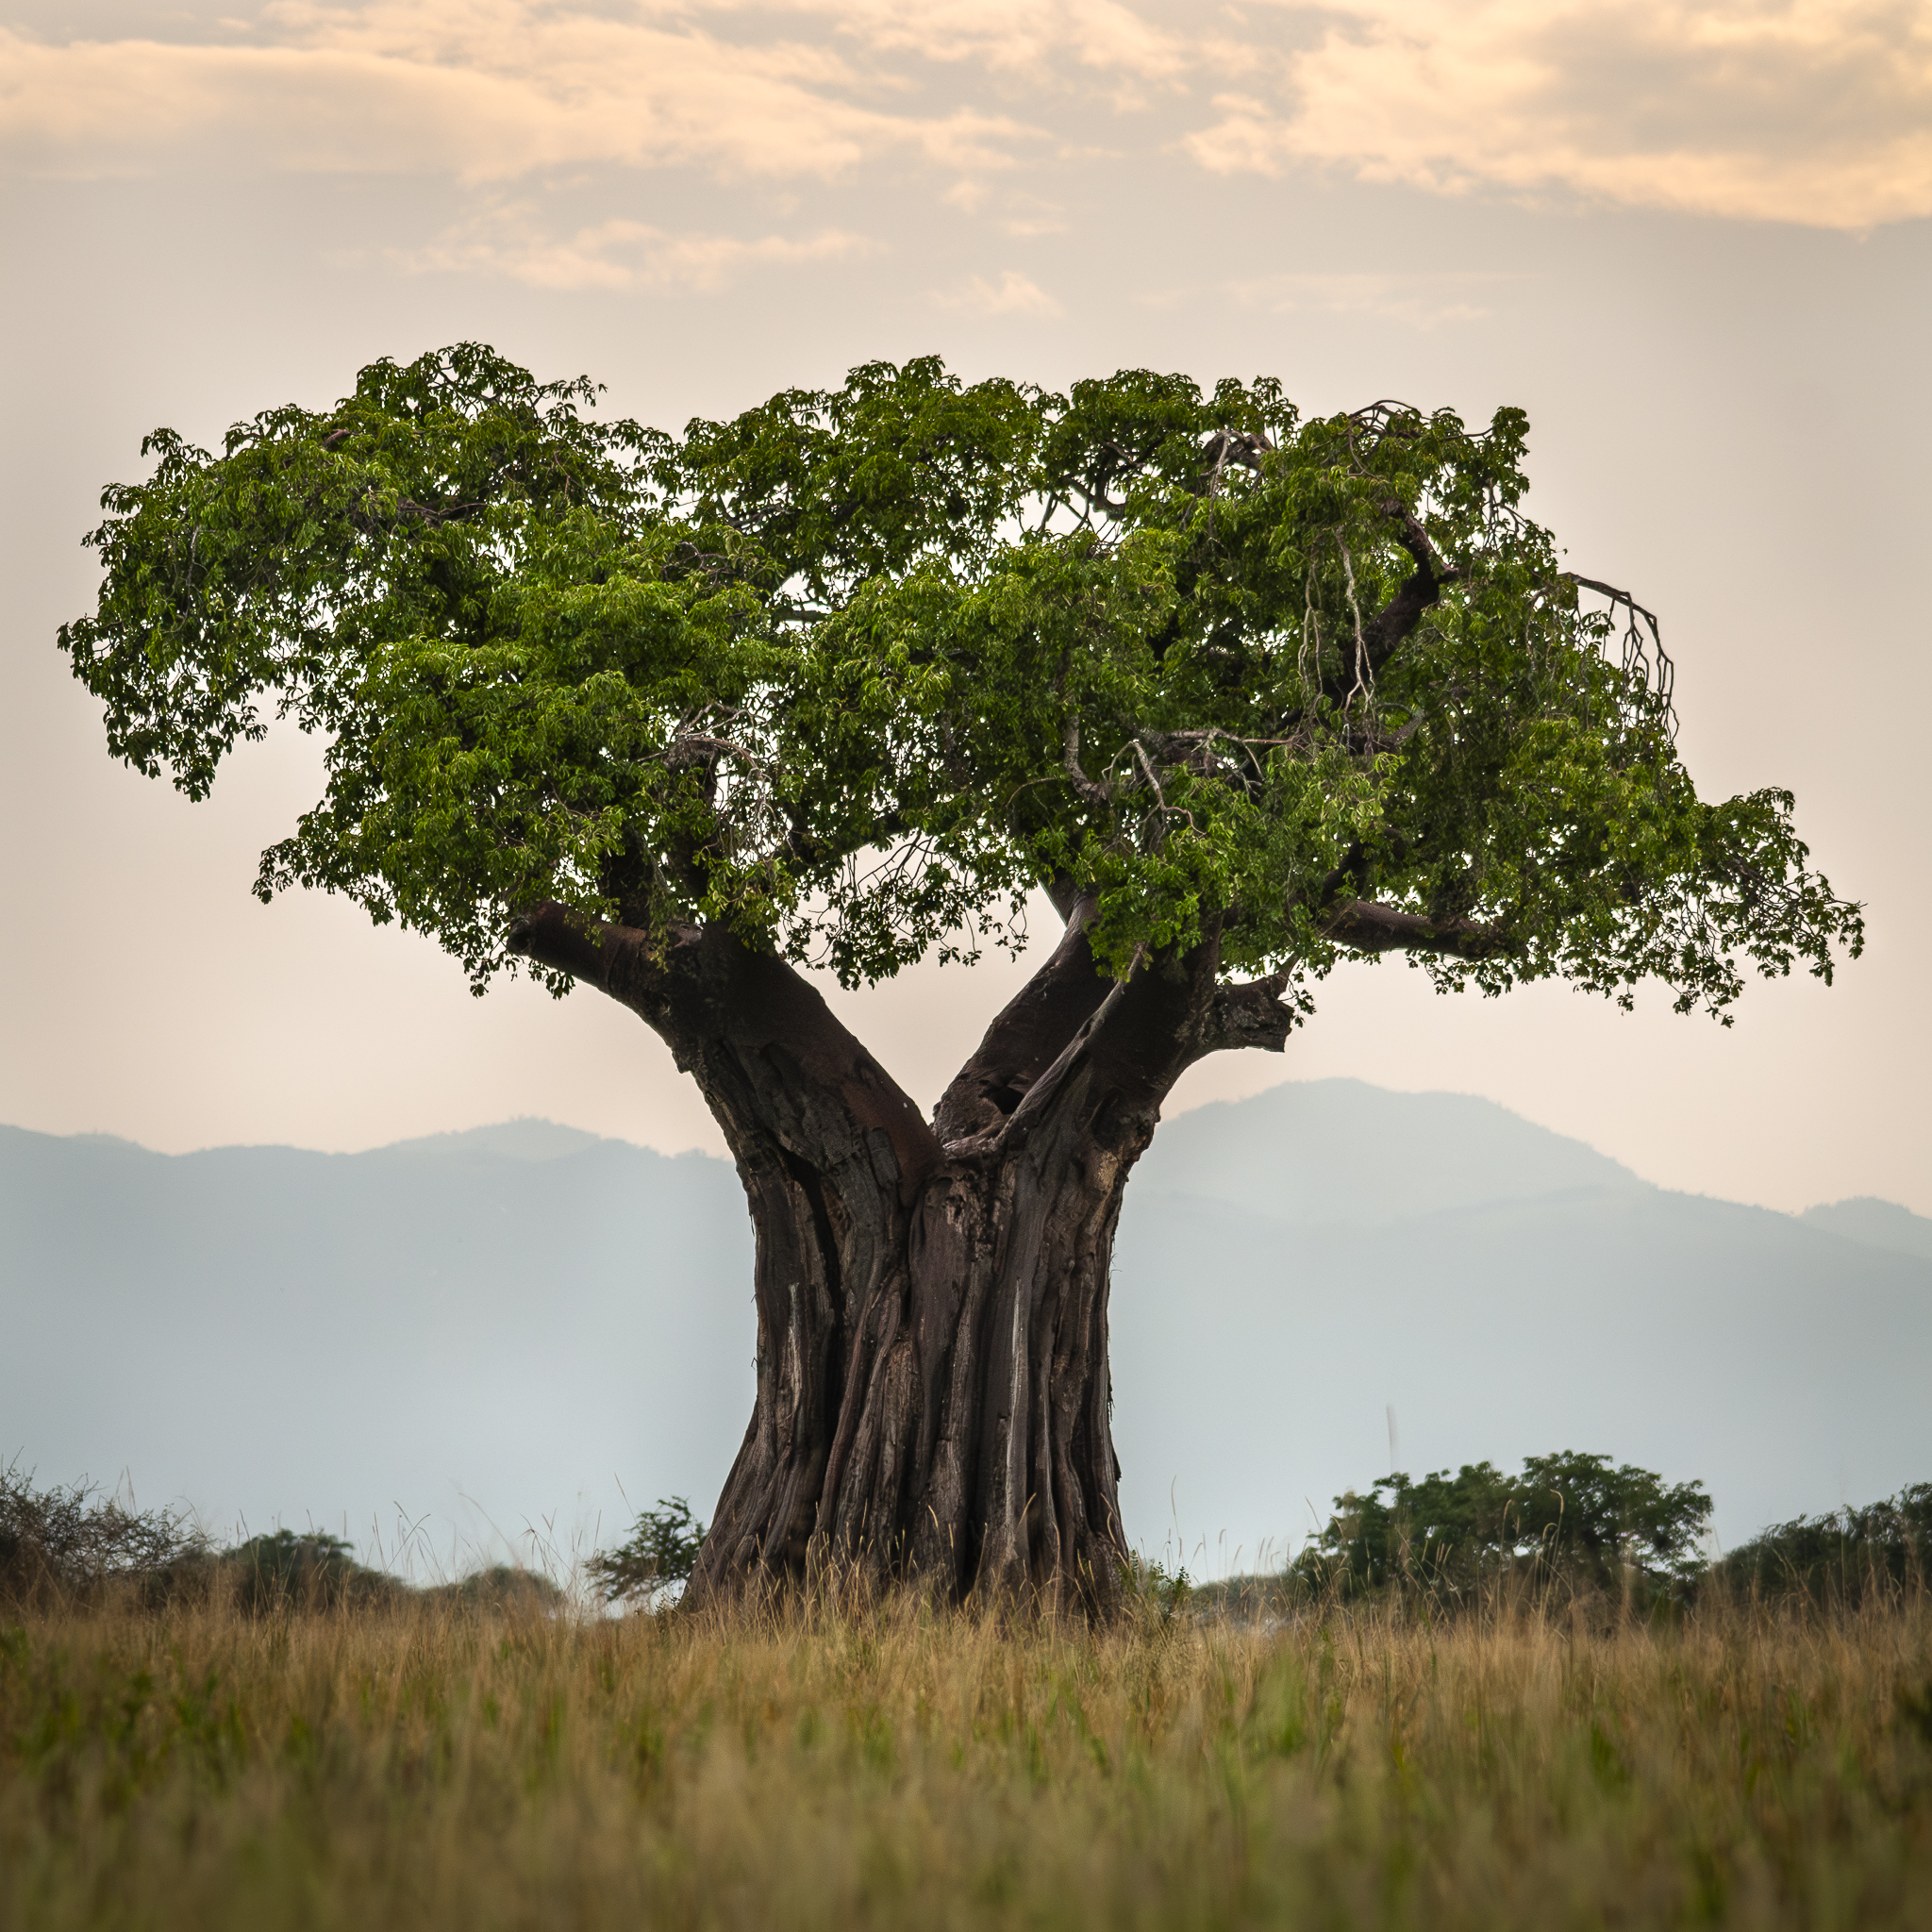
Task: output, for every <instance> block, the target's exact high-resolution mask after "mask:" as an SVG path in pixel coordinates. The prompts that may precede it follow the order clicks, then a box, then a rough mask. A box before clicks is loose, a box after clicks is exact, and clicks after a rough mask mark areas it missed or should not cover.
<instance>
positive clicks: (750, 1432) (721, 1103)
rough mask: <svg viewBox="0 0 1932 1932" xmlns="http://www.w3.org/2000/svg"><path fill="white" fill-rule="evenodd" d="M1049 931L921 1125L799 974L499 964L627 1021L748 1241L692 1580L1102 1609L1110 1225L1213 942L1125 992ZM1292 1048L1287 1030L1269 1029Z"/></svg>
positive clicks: (697, 955)
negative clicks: (853, 1580)
mask: <svg viewBox="0 0 1932 1932" xmlns="http://www.w3.org/2000/svg"><path fill="white" fill-rule="evenodd" d="M1089 909H1091V908H1084V907H1080V906H1075V907H1074V908H1073V912H1072V916H1071V917H1070V919H1069V924H1068V931H1067V936H1066V938H1065V939H1064V940H1063V941H1062V942H1061V944H1060V946H1059V948H1058V950H1057V952H1056V953H1055V955H1054V957H1053V958H1052V959H1050V960H1049V961H1047V963H1046V965H1045V966H1044V967H1042V968H1041V972H1040V973H1039V974H1036V975H1035V977H1034V979H1033V981H1032V982H1031V983H1030V984H1029V985H1028V986H1027V988H1026V989H1025V991H1023V992H1022V993H1021V995H1020V996H1019V997H1018V998H1017V999H1016V1000H1014V1001H1013V1003H1012V1004H1011V1005H1010V1006H1009V1007H1008V1008H1007V1009H1006V1011H1005V1012H1004V1013H1002V1014H1001V1015H1000V1016H999V1018H998V1019H997V1020H996V1021H995V1022H994V1023H993V1025H992V1027H991V1029H990V1030H989V1032H988V1034H987V1036H986V1039H985V1041H983V1042H982V1043H981V1046H980V1048H979V1050H978V1052H977V1053H975V1055H974V1058H973V1059H972V1060H971V1061H969V1062H968V1064H967V1066H966V1068H965V1069H964V1070H963V1071H962V1072H961V1074H960V1075H959V1077H958V1079H957V1080H955V1082H954V1083H953V1085H952V1087H951V1088H950V1089H949V1090H948V1091H947V1093H946V1094H945V1096H944V1097H943V1099H942V1100H941V1103H940V1105H939V1108H937V1109H936V1111H935V1120H934V1124H932V1125H928V1124H926V1123H925V1121H924V1119H923V1118H922V1117H921V1116H920V1114H919V1111H918V1109H917V1108H915V1107H914V1106H913V1104H912V1103H911V1102H910V1101H909V1100H908V1098H907V1097H906V1095H905V1094H904V1093H903V1092H902V1091H900V1090H899V1088H898V1087H897V1086H896V1085H894V1083H893V1082H892V1080H891V1076H890V1075H888V1074H886V1073H885V1071H884V1069H883V1068H881V1067H880V1066H879V1065H878V1063H877V1061H875V1060H874V1058H872V1056H871V1055H870V1054H869V1053H867V1052H866V1050H865V1049H864V1047H862V1046H861V1045H860V1044H859V1043H858V1041H856V1040H855V1039H854V1038H853V1037H852V1035H851V1034H850V1033H848V1032H847V1031H846V1030H845V1028H844V1027H843V1026H841V1024H839V1022H838V1021H837V1020H836V1019H835V1018H834V1016H833V1015H832V1013H831V1012H830V1010H829V1008H826V1006H825V1004H824V1000H823V999H821V998H820V996H819V995H818V993H817V992H816V991H814V990H813V989H812V988H811V987H810V986H809V985H808V983H807V982H806V981H805V980H804V979H803V978H801V977H800V976H799V975H798V974H796V973H794V972H792V971H791V968H789V967H788V966H786V965H784V964H783V963H782V962H781V961H779V960H777V959H775V958H773V957H771V956H770V955H765V954H758V953H755V952H753V951H751V950H749V949H748V948H746V947H745V946H743V945H741V943H739V942H738V941H735V940H732V939H730V938H729V937H728V936H726V935H723V934H721V933H719V932H718V931H717V930H716V929H704V930H698V929H691V930H689V931H686V932H681V933H677V934H674V935H672V936H671V937H670V938H669V939H668V941H658V942H657V943H655V944H653V943H649V942H647V941H645V939H644V936H643V935H642V934H641V933H638V932H634V931H632V930H630V929H628V928H625V927H601V928H594V929H591V928H587V927H585V926H584V925H582V924H581V923H578V922H575V920H574V919H573V918H572V916H571V915H569V914H567V913H565V912H564V911H563V910H562V909H561V908H554V907H546V908H541V909H540V911H539V912H538V913H536V914H534V915H532V916H531V917H530V918H529V919H526V920H525V921H524V922H522V923H521V924H520V926H519V928H518V932H517V936H516V937H517V942H518V943H519V944H520V945H521V946H522V948H523V950H525V951H526V952H528V953H530V954H531V955H533V956H534V957H536V958H541V959H543V960H545V961H546V962H547V963H550V964H553V965H558V966H562V967H564V968H565V969H566V970H568V971H570V972H573V973H575V974H578V975H579V976H580V977H586V978H591V979H592V980H593V982H594V983H596V984H598V985H600V986H602V987H603V989H604V990H605V991H608V992H609V993H611V994H612V995H613V996H614V997H616V998H618V999H620V1000H623V1001H624V1002H625V1004H626V1005H629V1006H631V1007H633V1008H635V1009H636V1010H637V1011H639V1012H640V1013H641V1014H642V1015H643V1017H644V1018H645V1019H646V1020H648V1021H649V1022H650V1023H651V1024H652V1025H653V1026H654V1027H655V1028H656V1029H657V1030H658V1032H659V1033H660V1034H661V1035H662V1036H663V1038H664V1039H665V1040H666V1041H667V1042H668V1043H669V1044H670V1046H671V1048H672V1050H673V1053H674V1054H675V1057H676V1058H677V1061H678V1064H679V1065H680V1067H682V1068H684V1069H685V1070H686V1071H688V1072H690V1073H691V1074H693V1075H694V1076H695V1077H696V1078H697V1081H698V1084H699V1086H700V1088H701V1089H702V1091H703V1092H704V1094H705V1097H706V1099H707V1101H708V1103H709V1105H710V1108H711V1110H712V1112H713V1114H714V1115H715V1116H716V1118H717V1120H718V1122H719V1124H720V1125H721V1126H722V1127H723V1129H724V1134H725V1138H726V1140H727V1141H728V1142H729V1144H730V1146H731V1149H732V1152H733V1154H734V1155H735V1156H736V1158H737V1162H738V1171H739V1174H740V1176H741V1179H742V1180H743V1183H744V1189H745V1194H746V1198H747V1200H748V1202H749V1205H750V1208H751V1214H752V1220H753V1223H754V1225H755V1227H756V1230H757V1236H758V1261H757V1282H756V1288H757V1301H758V1399H757V1404H756V1407H755V1408H754V1410H753V1413H752V1418H751V1424H750V1426H749V1427H748V1428H747V1429H746V1431H745V1436H744V1442H743V1445H742V1447H741V1449H740V1451H739V1454H738V1458H737V1460H736V1462H735V1463H734V1464H733V1466H732V1470H731V1474H730V1475H729V1477H728V1478H727V1480H726V1482H725V1485H724V1493H723V1495H722V1496H721V1497H720V1499H719V1502H718V1506H717V1509H716V1512H715V1515H714V1518H713V1522H712V1525H711V1530H710V1534H709V1536H708V1538H707V1540H706V1542H705V1546H704V1549H703V1552H702V1554H701V1555H700V1557H699V1559H698V1566H697V1569H696V1572H695V1574H694V1575H693V1577H692V1581H691V1591H692V1593H693V1595H694V1596H695V1597H696V1598H698V1599H701V1600H711V1601H717V1600H724V1599H729V1598H732V1597H734V1596H736V1595H737V1594H739V1593H740V1592H741V1591H744V1590H745V1589H746V1588H747V1587H749V1586H752V1585H754V1584H756V1583H764V1582H771V1581H774V1580H796V1579H801V1578H803V1577H805V1576H806V1575H808V1574H810V1573H811V1572H812V1571H813V1570H814V1568H815V1567H823V1568H824V1569H826V1570H828V1571H831V1572H834V1573H839V1574H853V1573H857V1574H859V1575H861V1576H863V1577H865V1578H867V1579H869V1580H871V1581H873V1582H874V1583H876V1584H879V1585H885V1584H889V1583H893V1582H898V1581H911V1582H916V1583H917V1584H919V1585H920V1586H921V1587H922V1588H925V1589H930V1590H933V1591H936V1592H938V1593H940V1594H941V1595H942V1596H944V1597H945V1598H947V1599H950V1600H954V1601H958V1600H959V1599H962V1598H964V1597H966V1596H967V1595H969V1594H971V1595H974V1596H978V1597H983V1598H997V1599H1001V1600H1009V1599H1017V1600H1019V1601H1022V1602H1024V1603H1027V1604H1032V1605H1037V1606H1039V1607H1042V1608H1047V1607H1066V1608H1074V1607H1080V1608H1084V1609H1085V1610H1086V1611H1087V1612H1089V1613H1090V1614H1097V1615H1100V1616H1105V1615H1107V1614H1108V1613H1110V1612H1111V1611H1112V1610H1113V1609H1114V1608H1116V1607H1118V1605H1119V1603H1120V1600H1121V1592H1122V1587H1123V1582H1124V1561H1125V1557H1126V1543H1125V1539H1124V1534H1123V1530H1122V1525H1121V1521H1120V1509H1119V1498H1118V1483H1119V1474H1120V1470H1119V1464H1118V1463H1117V1462H1116V1460H1115V1458H1114V1451H1113V1438H1112V1432H1111V1429H1110V1426H1109V1421H1108V1415H1109V1410H1110V1407H1111V1391H1110V1387H1109V1383H1108V1332H1107V1324H1108V1273H1109V1267H1110V1263H1111V1260H1112V1254H1113V1238H1114V1229H1115V1226H1116V1224H1118V1222H1119V1219H1120V1210H1121V1201H1122V1195H1123V1191H1124V1188H1125V1185H1126V1180H1127V1175H1128V1173H1129V1172H1130V1170H1131V1169H1132V1167H1133V1164H1134V1162H1135V1161H1136V1160H1137V1159H1138V1158H1140V1156H1141V1153H1142V1151H1143V1150H1144V1149H1145V1148H1146V1146H1147V1144H1148V1141H1150V1140H1151V1139H1152V1138H1153V1133H1154V1128H1155V1125H1156V1124H1157V1123H1158V1119H1159V1107H1160V1101H1161V1099H1162V1097H1163V1096H1164V1095H1165V1093H1166V1092H1167V1090H1168V1089H1169V1087H1171V1086H1172V1084H1173V1082H1174V1078H1175V1077H1176V1076H1177V1075H1178V1074H1179V1073H1180V1071H1181V1070H1182V1068H1184V1067H1185V1066H1186V1065H1187V1064H1188V1062H1189V1060H1191V1058H1195V1057H1196V1055H1197V1054H1199V1053H1200V1052H1202V1051H1204V1050H1206V1049H1207V1048H1208V1046H1209V1045H1212V1044H1221V1043H1230V1042H1226V1041H1222V1040H1219V1039H1210V1038H1209V1036H1210V1033H1212V1031H1213V1029H1214V1027H1215V1025H1216V1024H1221V1025H1222V1026H1223V1027H1225V1024H1226V1014H1225V1012H1224V1010H1222V1009H1221V1008H1217V1002H1216V994H1215V963H1216V960H1215V948H1214V946H1213V945H1212V944H1211V943H1209V944H1207V945H1204V946H1201V947H1199V948H1197V949H1196V950H1195V951H1194V952H1193V953H1192V954H1190V955H1188V956H1186V957H1182V958H1170V959H1168V960H1165V961H1162V962H1159V963H1158V965H1157V966H1156V967H1152V968H1148V969H1145V970H1142V971H1141V972H1138V973H1136V974H1133V975H1132V976H1131V977H1130V978H1129V979H1127V980H1126V981H1124V982H1122V983H1120V984H1117V985H1116V984H1112V983H1111V982H1109V981H1108V980H1106V979H1104V978H1102V977H1101V976H1100V975H1099V974H1097V973H1096V972H1095V970H1094V966H1093V961H1092V958H1091V954H1090V953H1089V951H1088V947H1087V943H1086V940H1085V937H1084V934H1083V930H1082V927H1083V924H1084V919H1085V915H1086V913H1087V911H1088V910H1089ZM1282 1030H1283V1031H1284V1032H1285V1026H1284V1027H1283V1029H1282Z"/></svg>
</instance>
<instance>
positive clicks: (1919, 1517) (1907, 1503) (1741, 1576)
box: [1717, 1483, 1932, 1603]
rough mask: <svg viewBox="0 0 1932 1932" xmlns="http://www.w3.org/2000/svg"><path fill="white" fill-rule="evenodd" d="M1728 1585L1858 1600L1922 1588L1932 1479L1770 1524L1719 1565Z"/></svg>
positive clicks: (1931, 1565) (1930, 1560) (1931, 1521)
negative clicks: (1872, 1499) (1877, 1499)
mask: <svg viewBox="0 0 1932 1932" xmlns="http://www.w3.org/2000/svg"><path fill="white" fill-rule="evenodd" d="M1717 1569H1718V1574H1720V1575H1721V1576H1722V1577H1723V1578H1724V1580H1725V1581H1726V1582H1727V1583H1728V1584H1730V1585H1731V1586H1732V1587H1733V1588H1736V1589H1740V1590H1744V1591H1750V1592H1751V1593H1752V1594H1754V1595H1763V1596H1774V1597H1775V1596H1806V1597H1810V1598H1813V1599H1815V1600H1816V1601H1818V1602H1821V1603H1823V1602H1838V1603H1858V1602H1861V1601H1863V1600H1864V1599H1865V1598H1866V1597H1867V1596H1870V1595H1873V1594H1883V1593H1885V1592H1887V1591H1899V1590H1903V1589H1907V1588H1913V1589H1923V1588H1924V1584H1925V1582H1926V1581H1927V1578H1928V1574H1932V1483H1908V1484H1907V1486H1906V1487H1905V1488H1904V1489H1902V1490H1901V1491H1899V1492H1898V1494H1897V1495H1895V1496H1890V1497H1888V1498H1887V1499H1886V1500H1885V1501H1884V1502H1882V1503H1871V1504H1868V1505H1866V1506H1865V1507H1863V1508H1853V1507H1849V1506H1847V1507H1845V1508H1842V1509H1835V1510H1831V1511H1829V1512H1827V1513H1826V1514H1825V1515H1823V1516H1798V1517H1794V1518H1792V1520H1791V1521H1790V1523H1780V1524H1774V1525H1773V1526H1772V1527H1771V1528H1770V1529H1767V1530H1766V1531H1764V1533H1763V1534H1762V1535H1761V1536H1757V1537H1754V1538H1753V1539H1752V1540H1751V1541H1749V1542H1748V1543H1745V1544H1743V1545H1741V1546H1740V1548H1738V1549H1735V1550H1732V1551H1730V1552H1729V1553H1728V1554H1727V1555H1726V1556H1725V1557H1724V1560H1723V1561H1722V1562H1721V1563H1720V1564H1719V1565H1718V1566H1717Z"/></svg>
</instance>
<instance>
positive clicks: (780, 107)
mask: <svg viewBox="0 0 1932 1932" xmlns="http://www.w3.org/2000/svg"><path fill="white" fill-rule="evenodd" d="M259 25H261V26H263V27H264V28H268V29H272V30H273V31H274V33H275V36H276V43H275V44H273V45H263V44H250V45H235V44H232V43H224V44H220V45H211V44H210V45H194V44H182V43H162V42H155V41H143V40H125V41H110V42H76V43H74V44H70V45H65V46H59V45H46V44H42V43H39V42H30V41H27V40H25V39H23V38H21V37H20V36H19V35H16V34H12V33H8V32H6V31H4V30H0V145H4V148H5V149H7V150H10V151H11V153H12V154H13V155H14V156H15V157H16V158H18V159H20V160H23V161H25V163H26V164H27V165H28V166H30V167H32V168H34V169H35V170H36V171H37V172H49V173H61V174H80V175H97V174H117V173H125V172H129V171H130V170H133V169H137V168H142V167H151V166H154V165H158V163H159V162H160V161H161V160H162V159H164V158H169V157H172V156H177V155H181V154H183V153H187V154H191V155H192V153H193V152H194V151H196V150H197V149H202V150H216V149H219V151H221V152H224V153H231V152H232V151H233V147H234V145H235V143H236V142H238V141H239V142H242V143H244V144H245V146H246V149H247V152H248V153H249V154H250V156H251V157H252V158H253V159H254V160H255V162H256V164H257V165H258V166H267V167H270V168H281V169H292V170H303V171H319V172H328V173H338V172H356V173H361V172H372V171H374V172H402V173H412V172H425V171H427V172H443V173H449V174H454V175H458V177H460V178H462V179H464V180H467V181H471V182H481V181H491V180H505V179H510V178H514V177H516V176H518V175H526V174H528V173H530V172H532V171H533V170H536V169H540V168H545V167H556V166H563V165H580V164H584V163H594V162H614V163H618V164H620V165H625V166H630V167H654V166H662V165H667V164H675V163H691V164H696V165H699V166H704V167H708V168H710V169H712V170H714V171H716V172H718V173H721V174H724V175H754V176H765V177H784V176H794V175H820V176H827V175H837V174H839V173H841V172H842V171H845V170H848V169H850V168H852V167H854V166H855V165H856V164H858V163H859V162H861V161H863V160H866V159H869V158H877V157H880V156H882V155H885V154H887V153H905V152H907V151H908V150H909V151H910V152H911V153H913V154H914V155H916V156H920V157H922V158H925V159H928V160H930V161H932V162H935V163H936V164H938V165H940V166H942V167H945V168H949V169H974V168H977V169H986V168H998V167H1001V166H1004V165H1007V164H1008V160H1009V158H1010V148H1011V145H1012V143H1013V142H1014V141H1015V140H1018V139H1022V138H1024V133H1025V130H1024V128H1022V127H1021V126H1020V125H1018V124H1017V123H1015V122H1014V121H1012V120H1011V119H1010V117H1008V116H1007V115H1005V114H1003V113H982V112H979V111H977V110H975V109H973V108H956V109H955V110H954V111H952V112H951V113H948V114H943V115H925V116H921V115H917V114H908V113H903V112H891V111H887V110H886V109H884V108H879V107H875V106H873V105H870V104H869V103H868V102H867V101H866V100H864V99H856V98H854V97H853V96H854V95H855V94H863V93H865V92H867V86H866V83H865V79H864V76H861V75H857V74H855V73H854V72H853V70H852V69H851V68H850V66H849V65H848V64H847V63H846V61H845V60H844V59H843V58H841V55H840V54H839V53H838V52H837V50H835V49H833V48H831V47H829V46H821V45H813V44H810V43H808V42H798V41H774V42H766V43H760V44H741V43H736V42H726V41H723V40H720V39H718V38H716V37H714V36H711V35H708V34H707V33H705V32H703V31H701V30H700V29H699V28H698V27H696V26H694V25H691V24H689V23H687V22H682V21H678V20H675V19H672V18H668V17H667V18H651V17H648V16H647V17H644V18H641V19H637V18H612V17H607V16H604V15H599V14H592V13H588V12H581V11H571V10H569V9H567V8H562V7H558V6H548V5H543V4H540V0H376V4H372V5H365V6H359V7H334V8H330V7H320V6H312V5H308V4H299V0H283V4H279V5H275V6H271V7H269V8H265V9H264V11H263V13H262V16H261V19H260V22H259ZM873 92H876V90H873Z"/></svg>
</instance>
